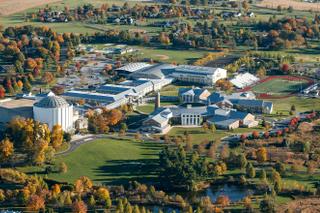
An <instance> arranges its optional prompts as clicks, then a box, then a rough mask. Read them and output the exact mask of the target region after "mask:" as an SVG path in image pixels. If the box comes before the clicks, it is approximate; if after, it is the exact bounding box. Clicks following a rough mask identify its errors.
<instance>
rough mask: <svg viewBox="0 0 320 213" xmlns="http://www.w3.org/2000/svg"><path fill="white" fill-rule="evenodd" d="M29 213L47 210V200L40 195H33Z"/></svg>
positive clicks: (28, 207) (30, 200)
mask: <svg viewBox="0 0 320 213" xmlns="http://www.w3.org/2000/svg"><path fill="white" fill-rule="evenodd" d="M27 209H28V210H29V211H40V210H45V200H44V199H43V198H42V197H40V196H39V195H31V197H30V199H29V202H28V204H27Z"/></svg>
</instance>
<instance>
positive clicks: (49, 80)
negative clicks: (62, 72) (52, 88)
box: [41, 72, 54, 84]
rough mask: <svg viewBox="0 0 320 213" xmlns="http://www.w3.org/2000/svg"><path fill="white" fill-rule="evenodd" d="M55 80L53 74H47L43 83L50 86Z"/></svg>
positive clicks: (44, 75)
mask: <svg viewBox="0 0 320 213" xmlns="http://www.w3.org/2000/svg"><path fill="white" fill-rule="evenodd" d="M53 80H54V76H53V75H52V73H51V72H45V73H44V74H43V76H42V78H41V81H42V83H44V84H50V83H52V81H53Z"/></svg>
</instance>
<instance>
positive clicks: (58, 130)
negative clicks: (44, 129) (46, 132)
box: [51, 124, 63, 149]
mask: <svg viewBox="0 0 320 213" xmlns="http://www.w3.org/2000/svg"><path fill="white" fill-rule="evenodd" d="M62 142H63V130H62V127H61V126H60V125H59V124H56V125H54V126H53V127H52V131H51V144H52V146H53V148H55V149H57V148H59V147H60V146H61V145H62Z"/></svg>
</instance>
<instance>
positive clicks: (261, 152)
mask: <svg viewBox="0 0 320 213" xmlns="http://www.w3.org/2000/svg"><path fill="white" fill-rule="evenodd" d="M256 155H257V161H258V162H259V163H262V162H265V161H266V160H267V158H268V156H267V155H268V154H267V149H266V148H265V147H261V148H259V149H258V150H257V151H256Z"/></svg>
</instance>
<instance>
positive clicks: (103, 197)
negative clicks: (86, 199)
mask: <svg viewBox="0 0 320 213" xmlns="http://www.w3.org/2000/svg"><path fill="white" fill-rule="evenodd" d="M96 195H97V197H98V199H99V202H101V203H106V202H107V200H109V199H110V194H109V191H108V189H106V188H104V187H100V188H99V189H98V190H97V193H96Z"/></svg>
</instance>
